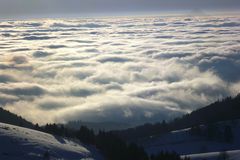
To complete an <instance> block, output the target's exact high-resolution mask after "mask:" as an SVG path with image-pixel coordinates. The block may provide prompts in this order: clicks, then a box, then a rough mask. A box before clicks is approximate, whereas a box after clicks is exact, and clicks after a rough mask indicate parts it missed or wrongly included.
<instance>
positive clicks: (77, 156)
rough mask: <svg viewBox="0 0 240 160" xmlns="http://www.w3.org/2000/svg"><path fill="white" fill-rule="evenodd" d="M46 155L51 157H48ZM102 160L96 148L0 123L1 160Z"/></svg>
mask: <svg viewBox="0 0 240 160" xmlns="http://www.w3.org/2000/svg"><path fill="white" fill-rule="evenodd" d="M46 154H48V155H50V156H46ZM44 155H45V159H46V157H50V159H51V160H57V159H59V160H60V159H61V160H86V159H87V160H92V159H102V158H101V156H100V155H99V154H98V153H97V151H96V150H95V149H94V147H87V146H84V145H83V144H80V143H78V142H73V141H71V140H68V139H64V138H61V137H58V136H53V135H50V134H47V133H43V132H39V131H35V130H32V129H27V128H22V127H17V126H14V125H9V124H5V123H0V160H43V159H44Z"/></svg>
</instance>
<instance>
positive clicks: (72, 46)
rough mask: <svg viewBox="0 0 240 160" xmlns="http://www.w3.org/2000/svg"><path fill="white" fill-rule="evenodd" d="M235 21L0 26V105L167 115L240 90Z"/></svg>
mask: <svg viewBox="0 0 240 160" xmlns="http://www.w3.org/2000/svg"><path fill="white" fill-rule="evenodd" d="M239 22H240V17H237V16H225V17H217V16H215V17H214V16H208V17H207V16H206V17H204V16H202V17H187V16H186V17H183V16H181V17H132V18H124V17H123V18H118V19H115V18H102V19H71V20H56V19H55V20H53V19H47V20H36V21H5V22H0V37H1V41H0V47H1V49H0V85H1V88H0V104H1V105H2V106H3V107H4V108H6V109H8V110H10V111H12V112H15V113H17V114H20V115H22V116H24V117H26V118H27V119H29V120H32V121H33V122H38V123H46V122H66V121H69V120H83V121H120V122H129V123H133V124H140V123H144V122H155V121H159V120H162V119H172V118H173V117H175V116H177V115H181V114H184V113H187V112H190V111H192V110H194V109H196V108H199V107H202V106H204V105H207V104H209V103H211V102H213V101H215V100H217V99H219V98H222V97H225V96H228V95H234V94H236V93H237V92H239V89H240V75H239V71H240V47H239V42H240V28H239V26H240V23H239Z"/></svg>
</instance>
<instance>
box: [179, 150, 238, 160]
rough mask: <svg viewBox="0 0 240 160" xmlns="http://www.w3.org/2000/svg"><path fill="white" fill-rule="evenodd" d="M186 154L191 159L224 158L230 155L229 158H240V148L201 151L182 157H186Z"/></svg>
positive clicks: (235, 159) (208, 159)
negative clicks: (221, 150)
mask: <svg viewBox="0 0 240 160" xmlns="http://www.w3.org/2000/svg"><path fill="white" fill-rule="evenodd" d="M185 156H187V157H190V158H191V160H224V158H223V157H228V159H229V160H239V159H240V150H230V151H225V152H208V153H199V154H191V155H184V156H182V157H185ZM225 159H227V158H225Z"/></svg>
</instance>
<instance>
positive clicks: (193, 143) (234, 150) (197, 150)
mask: <svg viewBox="0 0 240 160" xmlns="http://www.w3.org/2000/svg"><path fill="white" fill-rule="evenodd" d="M218 125H219V126H220V127H221V126H222V128H223V126H225V125H230V126H231V127H232V131H233V136H234V140H233V142H232V143H226V142H224V141H210V140H207V138H206V137H204V136H193V135H191V134H190V133H189V130H190V129H189V128H187V129H183V130H177V131H172V132H170V133H167V134H165V135H161V136H155V137H151V138H147V139H145V140H143V142H142V143H141V144H142V145H143V146H144V148H145V149H146V151H147V152H148V153H149V154H157V153H158V152H160V151H176V152H177V153H179V154H180V155H190V157H192V159H197V160H198V159H202V158H205V159H206V157H209V158H210V159H211V158H212V159H214V158H216V157H217V156H218V155H219V153H220V152H222V151H229V154H230V155H231V156H233V157H236V156H238V157H239V158H238V159H240V150H239V149H240V137H239V135H240V121H235V122H219V123H218Z"/></svg>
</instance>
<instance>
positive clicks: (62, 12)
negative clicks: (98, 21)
mask: <svg viewBox="0 0 240 160" xmlns="http://www.w3.org/2000/svg"><path fill="white" fill-rule="evenodd" d="M239 8H240V1H239V0H121V1H119V0H0V16H1V18H16V17H31V16H33V17H34V16H36V17H38V16H39V17H48V16H51V15H53V16H66V15H67V14H76V15H79V16H81V15H82V16H84V15H95V16H96V15H99V14H100V15H114V14H124V13H125V14H126V13H135V12H136V13H141V12H165V11H174V12H175V11H182V10H183V11H191V10H230V11H231V10H237V9H239Z"/></svg>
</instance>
